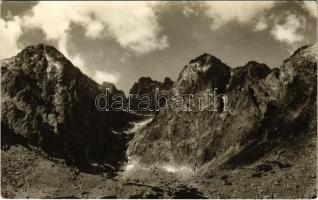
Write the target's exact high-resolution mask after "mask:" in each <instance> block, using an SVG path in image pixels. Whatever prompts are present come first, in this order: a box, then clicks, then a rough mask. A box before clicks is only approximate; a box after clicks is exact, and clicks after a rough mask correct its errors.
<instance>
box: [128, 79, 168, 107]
mask: <svg viewBox="0 0 318 200" xmlns="http://www.w3.org/2000/svg"><path fill="white" fill-rule="evenodd" d="M172 85H173V81H172V80H171V79H170V78H169V77H166V78H165V79H164V81H163V82H159V81H155V80H152V79H151V78H150V77H141V78H140V79H139V80H138V82H135V83H134V84H133V86H132V87H131V89H130V91H129V94H130V95H131V98H130V108H131V110H133V111H135V112H141V113H142V111H141V110H140V109H138V104H139V102H140V100H139V98H140V97H141V96H142V95H149V97H150V101H151V103H150V106H149V109H150V110H152V111H154V110H155V109H156V107H155V104H156V95H158V96H159V95H168V93H169V91H170V90H171V88H172ZM156 89H157V90H158V91H156ZM161 106H162V105H161ZM149 112H151V111H149Z"/></svg>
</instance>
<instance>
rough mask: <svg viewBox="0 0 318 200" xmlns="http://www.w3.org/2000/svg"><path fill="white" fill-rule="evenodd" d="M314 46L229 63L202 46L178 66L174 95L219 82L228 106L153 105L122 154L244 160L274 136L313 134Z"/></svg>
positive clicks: (188, 161) (181, 161) (200, 161)
mask: <svg viewBox="0 0 318 200" xmlns="http://www.w3.org/2000/svg"><path fill="white" fill-rule="evenodd" d="M316 50H317V46H316V45H314V46H306V47H303V48H301V49H299V50H297V51H296V52H295V53H294V54H293V55H292V56H291V57H290V58H288V59H287V60H285V61H284V63H283V65H282V66H281V67H280V68H279V69H276V68H274V69H270V68H269V67H268V66H266V65H265V64H260V63H257V62H255V61H251V62H248V63H247V64H246V65H244V66H242V67H236V68H232V69H230V68H229V67H228V66H227V65H225V64H223V63H222V62H221V61H220V60H219V59H217V58H215V57H213V56H211V55H207V54H203V55H201V56H199V57H198V58H196V59H194V60H192V61H191V62H190V63H189V65H187V66H185V68H184V69H183V71H182V72H181V73H180V76H179V78H178V80H177V81H176V82H175V84H174V86H173V95H176V94H180V93H189V92H192V93H194V95H196V94H198V93H200V92H201V91H204V90H207V89H210V88H215V87H217V88H220V89H221V91H222V92H223V93H224V94H225V95H226V96H227V97H228V108H229V110H228V111H227V112H223V113H220V112H211V111H207V110H206V109H205V110H203V111H202V112H200V111H199V112H198V111H192V112H183V111H175V110H172V109H170V108H167V109H166V110H164V111H162V112H160V113H159V114H158V115H157V117H156V118H155V119H154V121H153V122H152V123H150V124H149V125H148V126H146V127H144V128H143V129H141V130H139V131H138V132H137V133H136V137H135V138H134V139H133V140H132V141H131V142H130V146H129V148H128V154H129V155H130V156H131V157H134V159H136V160H139V161H140V162H141V163H144V164H148V165H151V164H153V163H161V164H166V163H170V164H172V165H175V166H189V167H191V168H194V169H195V168H197V167H199V166H202V165H204V164H207V163H211V162H212V163H213V162H215V163H217V165H221V164H222V163H223V164H226V165H228V164H229V165H231V166H233V165H234V166H235V165H238V164H242V163H248V162H251V161H253V160H255V159H257V158H258V157H260V156H262V155H264V154H265V153H266V152H267V151H270V149H271V148H272V147H273V146H275V145H279V142H278V141H280V140H287V138H288V139H295V138H297V137H306V135H314V134H316V123H315V121H316V100H317V99H316V89H317V85H316V80H317V76H316V72H317V71H316V70H317V67H316V65H317V58H316Z"/></svg>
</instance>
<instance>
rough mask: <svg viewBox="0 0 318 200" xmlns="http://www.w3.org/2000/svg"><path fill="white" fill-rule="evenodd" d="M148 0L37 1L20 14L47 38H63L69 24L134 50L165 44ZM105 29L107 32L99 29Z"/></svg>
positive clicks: (152, 6) (137, 51)
mask: <svg viewBox="0 0 318 200" xmlns="http://www.w3.org/2000/svg"><path fill="white" fill-rule="evenodd" d="M155 5H156V4H151V3H149V2H73V1H72V2H55V1H40V2H39V3H38V4H37V5H36V6H35V7H34V8H33V10H32V15H30V16H27V17H24V22H25V24H26V25H27V26H28V27H32V26H33V27H39V28H41V29H42V30H43V31H44V32H45V33H46V36H47V38H48V39H57V40H60V39H63V38H65V37H66V35H67V34H68V30H69V29H70V24H71V23H72V22H73V23H77V24H80V25H82V26H83V27H84V29H85V35H86V36H87V37H90V38H97V37H99V38H102V37H107V36H111V37H113V38H114V39H115V40H116V41H117V42H118V43H119V44H120V45H121V46H122V47H124V48H127V49H129V50H130V51H133V52H135V53H137V54H144V53H148V52H151V51H154V50H157V49H159V50H160V49H164V48H167V47H168V41H167V37H166V36H159V33H160V30H161V29H160V27H159V24H158V21H157V16H156V14H155V12H154V7H155ZM103 30H106V31H107V32H108V34H107V35H105V34H103V33H102V31H103Z"/></svg>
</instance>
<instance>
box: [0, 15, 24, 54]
mask: <svg viewBox="0 0 318 200" xmlns="http://www.w3.org/2000/svg"><path fill="white" fill-rule="evenodd" d="M21 34H22V30H21V26H20V19H19V18H18V17H15V18H14V19H13V20H9V21H4V20H3V19H1V18H0V44H1V51H0V59H4V58H8V57H11V56H14V55H15V54H17V53H18V51H19V48H18V44H17V41H18V39H19V37H20V36H21Z"/></svg>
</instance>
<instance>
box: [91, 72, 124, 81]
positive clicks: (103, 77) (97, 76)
mask: <svg viewBox="0 0 318 200" xmlns="http://www.w3.org/2000/svg"><path fill="white" fill-rule="evenodd" d="M93 79H94V80H95V81H96V82H97V83H99V84H102V83H103V82H109V83H117V82H118V75H115V74H112V73H108V72H105V71H100V70H96V71H95V72H94V76H93Z"/></svg>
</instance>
